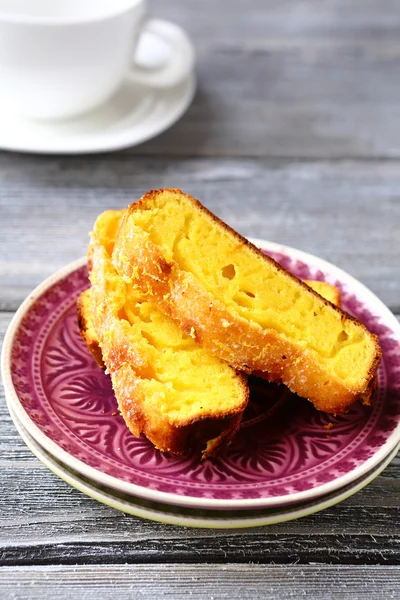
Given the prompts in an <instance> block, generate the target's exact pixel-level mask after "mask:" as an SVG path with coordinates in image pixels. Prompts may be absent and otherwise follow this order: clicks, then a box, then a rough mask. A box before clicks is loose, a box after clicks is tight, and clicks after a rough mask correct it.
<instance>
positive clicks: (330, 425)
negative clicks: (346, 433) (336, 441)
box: [324, 423, 333, 430]
mask: <svg viewBox="0 0 400 600" xmlns="http://www.w3.org/2000/svg"><path fill="white" fill-rule="evenodd" d="M324 429H328V430H329V429H333V423H327V424H326V425H324Z"/></svg>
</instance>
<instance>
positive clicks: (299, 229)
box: [0, 154, 400, 310]
mask: <svg viewBox="0 0 400 600" xmlns="http://www.w3.org/2000/svg"><path fill="white" fill-rule="evenodd" d="M159 187H181V188H182V189H184V190H185V191H187V192H189V193H191V194H193V195H194V196H197V197H198V198H199V199H200V200H201V201H202V202H203V203H204V204H205V205H206V206H207V207H208V208H210V209H211V210H212V211H214V212H215V213H216V214H217V215H218V216H220V217H222V219H224V220H226V221H227V222H228V223H229V224H230V225H231V226H233V227H234V228H236V229H238V230H239V231H240V232H241V233H242V234H244V235H246V236H254V237H261V238H264V239H268V240H272V241H275V242H279V243H283V244H287V245H290V246H294V247H297V248H299V249H302V250H305V251H308V252H311V253H313V254H315V255H317V256H321V257H322V258H325V259H327V260H330V261H331V262H333V263H335V264H336V265H337V266H339V267H342V268H343V269H345V270H346V271H348V272H350V273H351V274H352V275H354V276H355V277H356V278H358V279H360V280H361V281H362V282H363V283H365V284H366V285H367V286H368V287H370V288H371V289H372V290H373V291H374V292H375V293H377V294H378V296H379V297H380V298H382V300H383V301H384V302H385V303H386V304H388V305H389V306H390V307H391V308H392V309H393V310H397V309H399V310H400V260H399V258H400V255H399V242H400V229H399V225H400V169H399V167H398V163H397V162H393V163H392V162H379V161H377V162H375V163H374V165H373V166H372V165H371V163H370V162H365V161H364V162H359V161H343V162H335V163H332V162H331V163H326V162H308V161H306V162H287V161H280V160H276V161H275V160H268V161H265V160H237V159H234V160H231V159H223V160H218V161H215V160H211V159H185V160H175V159H162V158H151V159H149V158H135V159H133V158H132V157H128V156H126V155H110V156H106V157H88V158H49V157H47V158H38V157H26V156H16V155H11V154H10V155H0V239H1V240H2V252H1V256H0V285H1V286H2V293H1V295H0V308H1V309H3V310H14V309H15V308H17V306H18V305H19V303H20V302H21V301H22V300H23V299H24V298H25V297H26V296H27V294H28V293H29V292H30V291H31V290H32V288H33V287H34V286H35V285H37V284H38V283H39V282H41V281H42V280H43V279H44V278H45V277H46V276H48V275H50V274H51V273H52V272H54V271H55V270H57V269H58V268H60V267H61V266H63V265H65V264H67V263H68V262H70V261H72V260H74V259H75V258H77V257H79V256H82V255H83V254H84V253H85V251H86V247H87V241H88V232H89V231H90V229H91V227H92V226H93V223H94V220H95V218H96V216H97V215H98V214H99V213H100V212H102V211H103V210H106V209H107V208H113V207H118V208H120V207H124V206H127V205H128V204H129V203H130V202H132V201H134V200H136V199H137V198H139V197H140V196H141V195H142V194H143V193H144V192H145V191H147V190H148V189H152V188H159Z"/></svg>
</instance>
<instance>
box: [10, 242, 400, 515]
mask: <svg viewBox="0 0 400 600" xmlns="http://www.w3.org/2000/svg"><path fill="white" fill-rule="evenodd" d="M263 247H264V248H265V249H266V250H267V251H268V254H270V255H271V256H272V257H273V258H275V259H276V260H277V261H278V262H280V263H281V264H282V265H283V266H285V267H286V268H288V269H289V270H290V271H292V272H293V273H294V274H295V275H298V276H299V277H301V278H304V279H319V280H321V281H322V280H326V281H329V282H330V283H335V284H336V285H337V286H339V287H340V288H341V291H342V299H343V307H344V308H345V309H346V310H348V311H349V312H351V313H352V314H354V315H355V316H357V317H358V318H359V319H360V320H361V321H362V322H364V323H365V324H366V325H367V327H368V328H369V329H370V330H371V331H373V332H375V333H376V334H377V335H378V336H379V338H380V342H381V346H382V350H383V361H382V364H381V367H380V369H379V373H378V391H377V394H376V398H375V403H374V405H373V407H366V406H363V405H362V404H361V403H357V404H355V405H354V406H353V408H352V409H351V410H350V411H349V412H348V413H346V414H344V415H338V416H336V417H335V416H332V415H327V414H324V413H321V412H318V411H317V410H315V409H314V407H313V406H312V405H311V404H310V403H309V402H307V401H306V400H304V399H301V398H298V397H297V396H295V395H293V394H291V393H290V392H289V391H288V390H287V389H286V388H285V387H284V386H277V385H273V384H269V383H267V382H264V381H262V380H259V379H251V380H250V383H251V400H250V403H249V407H248V409H247V411H246V413H245V417H244V420H243V423H242V426H241V429H240V431H239V433H238V434H237V436H236V438H235V440H234V441H233V443H232V444H231V446H230V447H229V448H228V449H226V450H225V452H224V453H223V454H222V455H221V456H220V457H219V458H218V459H216V460H213V461H210V460H209V461H205V462H203V463H199V461H198V458H197V457H196V456H193V455H190V454H188V455H187V456H183V457H174V456H170V455H168V454H162V453H161V452H159V451H157V450H156V449H155V448H154V447H153V446H152V444H151V443H150V442H148V440H147V439H146V438H145V437H144V436H142V437H140V438H139V439H136V438H135V437H133V436H132V435H131V433H130V432H129V430H128V429H127V427H126V426H125V424H124V422H123V419H122V418H121V417H120V416H119V414H118V409H117V403H116V400H115V398H114V395H113V392H112V387H111V382H110V379H109V377H108V376H107V375H106V374H105V373H104V372H102V371H101V370H100V369H99V368H98V367H97V365H96V364H95V362H94V360H93V359H92V357H91V356H90V355H89V353H88V351H87V349H86V346H85V344H84V343H83V341H82V340H81V338H80V335H79V331H78V326H77V321H76V309H75V303H76V298H77V296H78V294H79V293H80V292H81V291H82V290H83V289H85V288H86V287H87V285H88V282H87V272H86V267H85V266H81V267H79V268H76V269H75V270H72V271H71V272H70V273H69V274H67V275H65V276H61V277H59V278H57V277H56V278H55V281H53V282H52V283H51V284H50V285H49V286H48V287H47V289H44V290H43V291H42V293H41V294H40V295H39V296H38V297H37V298H36V299H35V301H34V302H33V303H31V305H30V306H29V307H28V308H26V310H25V311H24V314H23V315H21V316H20V317H19V320H18V323H17V326H15V332H14V336H13V340H12V343H11V349H10V371H11V374H12V382H13V386H14V390H15V392H16V395H15V394H14V399H13V400H12V406H13V408H14V409H19V418H21V415H22V420H24V421H25V422H24V425H25V426H28V428H29V430H30V433H31V435H33V436H34V437H35V438H36V439H37V440H38V441H39V442H40V443H41V444H42V445H43V446H44V447H47V449H48V450H50V451H51V452H52V453H53V454H54V455H58V454H59V450H60V449H61V451H60V452H61V455H60V456H59V458H60V459H61V460H64V461H66V462H67V464H68V462H69V463H70V464H71V466H72V467H73V468H75V469H77V470H78V471H80V472H82V473H83V474H87V475H88V476H90V477H92V478H95V479H97V480H98V481H101V482H103V483H105V484H108V485H112V486H113V487H115V488H118V489H120V490H122V491H125V492H128V493H129V492H131V493H134V494H136V495H141V496H143V497H147V498H150V499H156V500H159V501H161V502H170V503H176V504H184V505H187V506H194V507H196V506H199V507H200V506H203V507H209V508H217V509H218V508H226V507H230V508H246V507H250V506H252V507H255V506H257V507H267V506H280V505H285V504H289V503H292V502H298V501H304V500H307V499H309V498H312V497H316V496H318V495H320V494H323V493H326V492H327V491H331V490H332V489H337V488H338V487H340V486H341V485H345V484H348V483H349V482H350V481H352V480H353V479H355V478H357V477H359V476H360V475H362V473H363V472H364V471H365V470H367V469H369V468H371V467H372V466H373V465H374V464H375V463H376V462H377V461H378V460H380V459H382V458H384V456H385V455H386V454H388V453H389V451H390V450H391V449H393V447H394V446H395V444H396V442H397V441H399V428H400V426H399V420H400V418H399V414H400V352H399V348H400V346H399V339H400V335H399V328H398V326H397V329H396V325H397V323H396V321H395V319H394V317H393V318H392V320H391V319H390V313H389V312H388V311H387V309H386V308H385V307H384V306H383V305H382V304H381V303H380V301H379V300H377V299H376V298H375V297H374V296H373V295H372V294H371V293H370V292H368V291H367V290H365V288H363V286H361V284H358V283H357V282H355V280H352V279H351V278H350V277H349V276H347V275H346V274H345V273H343V272H341V271H339V270H338V269H336V268H335V267H333V266H331V265H329V264H328V263H324V262H323V261H320V260H319V259H315V258H314V257H311V256H309V255H304V254H303V253H299V252H298V251H294V250H291V249H287V248H282V247H277V246H276V245H273V244H269V243H267V242H265V243H263ZM321 266H322V268H321ZM338 274H339V275H342V276H341V277H338ZM45 288H46V286H45ZM8 396H9V400H10V394H8ZM32 424H34V425H32ZM35 426H36V427H35ZM39 438H40V439H39ZM374 461H375V462H374Z"/></svg>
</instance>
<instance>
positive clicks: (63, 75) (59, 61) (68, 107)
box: [0, 0, 194, 119]
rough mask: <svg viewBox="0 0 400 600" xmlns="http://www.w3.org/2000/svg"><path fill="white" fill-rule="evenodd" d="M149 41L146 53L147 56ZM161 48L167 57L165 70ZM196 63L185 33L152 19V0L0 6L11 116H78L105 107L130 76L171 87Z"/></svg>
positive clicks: (5, 104) (1, 78)
mask: <svg viewBox="0 0 400 600" xmlns="http://www.w3.org/2000/svg"><path fill="white" fill-rule="evenodd" d="M144 41H145V46H146V52H143V51H140V47H143V42H144ZM152 48H154V49H155V52H154V53H153V56H152V55H151V54H152ZM160 48H161V49H164V51H166V52H164V54H165V53H166V54H167V58H166V59H165V60H163V61H162V64H160V60H159V59H160ZM143 55H144V58H143ZM139 57H140V58H141V59H142V58H143V60H140V61H139ZM146 62H147V64H145V63H146ZM139 63H140V64H139ZM193 63H194V50H193V46H192V44H191V42H190V40H189V38H188V37H187V35H186V34H185V32H184V31H183V30H182V29H181V28H180V27H178V26H177V25H174V24H173V23H170V22H169V21H162V20H159V19H148V18H147V17H146V6H145V0H0V105H1V108H2V109H3V110H8V111H12V112H16V113H18V114H20V115H23V116H25V117H29V118H36V119H64V118H68V117H73V116H75V115H78V114H81V113H84V112H86V111H89V110H90V109H93V108H95V107H96V106H98V105H100V104H102V103H103V102H104V101H106V100H107V99H108V98H110V97H111V96H112V94H113V93H114V92H115V91H116V90H117V89H118V88H119V86H120V85H121V83H122V81H123V80H124V79H125V78H127V77H129V78H130V79H133V80H134V81H135V82H137V83H138V84H143V85H147V86H151V87H160V88H161V87H170V86H173V85H176V84H178V83H179V82H180V81H181V80H183V79H184V78H185V77H186V76H187V75H188V74H189V73H190V72H191V70H192V69H193Z"/></svg>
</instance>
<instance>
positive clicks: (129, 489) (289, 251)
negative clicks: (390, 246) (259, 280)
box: [1, 238, 400, 510]
mask: <svg viewBox="0 0 400 600" xmlns="http://www.w3.org/2000/svg"><path fill="white" fill-rule="evenodd" d="M248 239H249V240H250V241H251V242H253V243H256V245H258V247H261V248H263V249H264V250H267V251H268V250H271V251H273V252H280V253H282V254H286V255H287V256H289V257H294V258H296V257H297V258H299V259H300V260H303V261H305V262H307V260H308V262H310V261H311V264H312V265H313V266H314V265H316V266H317V267H319V266H321V270H324V268H325V270H326V269H327V270H328V271H329V272H330V273H333V274H335V273H337V275H338V279H339V280H341V281H343V282H344V283H346V282H347V281H348V282H349V283H350V284H353V285H356V286H361V289H362V291H363V294H366V295H367V296H369V298H370V300H371V301H373V302H374V303H376V302H377V303H378V304H379V306H380V310H382V312H384V313H385V315H386V318H387V319H388V320H390V321H391V327H392V329H393V330H394V331H395V332H396V330H397V334H398V336H399V337H400V323H399V322H398V321H397V319H396V317H395V316H394V315H393V313H392V312H391V311H390V310H389V309H388V308H387V307H386V306H385V304H384V303H383V302H382V301H381V300H380V299H379V298H378V297H377V296H376V295H375V294H374V293H373V292H372V291H371V290H369V289H368V288H367V287H366V286H365V285H364V284H362V283H360V282H359V281H358V280H357V279H355V278H354V277H353V276H352V275H349V274H348V273H346V272H345V271H343V270H342V269H340V268H339V267H336V266H335V265H333V264H332V263H329V262H328V261H326V260H324V259H321V258H319V257H316V256H314V255H312V254H309V253H307V252H304V251H302V250H297V249H295V248H292V247H290V246H286V245H283V244H278V243H276V242H269V241H267V240H262V239H259V238H248ZM85 264H86V257H81V258H78V259H76V260H75V261H73V262H71V263H69V264H67V265H65V266H64V267H62V268H61V269H59V270H58V271H56V272H55V273H53V274H51V275H50V276H49V277H47V278H46V279H45V280H44V281H42V282H41V283H40V284H39V285H38V286H37V287H36V288H35V289H34V290H33V291H32V292H31V293H30V294H29V295H28V296H27V298H26V299H25V300H24V301H23V302H22V304H21V306H20V307H19V308H18V310H17V311H16V313H15V315H14V316H13V318H12V320H11V322H10V324H9V326H8V329H7V332H6V335H5V337H4V342H3V348H2V354H1V371H2V376H3V385H4V388H5V393H6V397H7V402H10V403H11V406H12V408H13V410H14V412H15V413H16V416H17V417H18V418H19V420H20V421H21V423H22V425H23V426H24V427H25V428H26V429H27V431H28V432H29V433H30V434H31V436H32V437H33V438H34V439H35V440H36V441H37V442H38V443H39V444H40V445H41V446H42V447H43V448H44V449H45V450H46V451H48V452H49V453H50V454H52V455H53V456H54V457H55V458H57V459H58V460H60V461H61V462H63V463H65V464H66V465H68V466H70V467H71V468H73V469H74V470H75V471H78V472H79V473H80V474H81V475H84V476H85V477H88V478H89V479H92V480H93V481H97V482H99V483H101V484H103V485H105V486H107V487H111V488H114V489H117V490H119V491H121V492H124V493H128V494H133V495H135V496H138V497H141V498H145V499H147V500H151V501H155V502H160V503H165V504H171V505H178V506H186V507H189V508H190V507H193V506H194V505H195V506H196V508H209V509H215V510H223V509H226V508H227V507H228V508H230V509H232V510H235V509H238V510H241V509H243V510H246V509H254V508H270V507H276V506H283V505H287V504H294V503H298V502H302V501H305V500H308V499H311V498H316V497H319V496H322V495H326V494H328V493H333V492H334V491H335V490H337V489H340V488H342V487H344V486H347V485H349V484H350V483H351V482H353V481H356V480H357V479H359V478H360V477H362V476H363V475H364V474H366V473H368V472H369V471H370V470H371V469H373V467H374V466H376V465H377V464H379V463H380V462H381V460H383V459H384V457H385V456H387V455H388V453H389V452H390V451H391V450H392V449H393V448H394V447H396V446H397V444H398V443H400V418H399V421H398V424H397V426H396V427H395V429H394V430H393V431H392V432H391V433H390V434H389V436H387V438H386V441H385V442H384V444H382V446H381V447H380V449H379V450H378V451H377V452H375V453H374V454H373V455H372V456H371V457H369V458H368V459H367V460H365V461H364V462H363V463H362V464H361V465H359V466H357V467H356V468H355V469H353V470H351V471H349V472H347V473H346V474H344V475H341V476H340V477H337V478H336V479H334V480H332V481H330V482H328V483H324V484H322V485H319V486H316V487H315V488H311V489H307V490H303V491H300V492H295V493H292V494H290V495H286V496H274V497H270V498H250V499H237V498H236V499H221V498H219V499H214V498H200V497H196V496H184V495H179V494H176V493H172V492H164V491H159V490H154V489H151V488H149V487H145V486H142V485H138V484H134V483H131V482H127V481H124V480H121V479H119V478H117V477H114V476H111V475H108V474H106V473H104V472H103V471H101V470H99V469H97V468H95V467H92V466H90V465H88V464H86V463H85V462H83V461H82V460H80V459H78V458H75V457H74V456H72V455H71V454H69V453H68V452H67V451H66V450H64V449H63V448H61V447H60V446H58V444H56V443H55V442H54V441H53V440H52V439H51V438H49V437H48V436H47V435H46V434H45V433H43V432H42V431H41V429H40V428H39V427H38V426H37V425H36V424H35V423H34V422H33V421H32V420H31V419H30V417H29V415H28V413H27V412H26V411H25V409H24V407H23V406H22V404H21V402H20V400H19V397H18V394H17V392H16V390H15V387H14V384H13V381H12V375H11V351H12V346H13V341H14V337H15V334H16V332H17V329H18V327H19V324H20V323H21V321H22V319H23V317H24V315H25V313H26V312H27V310H29V308H30V307H31V306H32V305H33V303H34V302H35V300H36V299H37V298H38V297H39V296H41V295H42V294H43V293H44V292H45V291H46V290H47V289H49V288H50V287H52V286H53V285H54V284H55V283H56V282H58V281H60V280H61V279H63V278H65V277H67V276H68V275H69V274H70V273H72V272H74V271H76V270H78V269H79V268H81V267H83V266H84V265H85Z"/></svg>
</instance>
